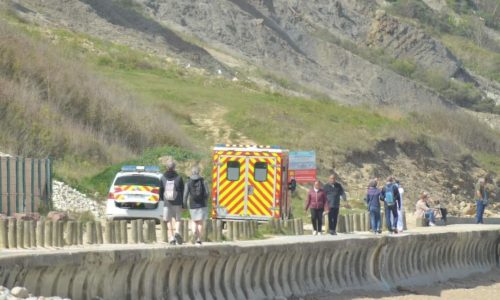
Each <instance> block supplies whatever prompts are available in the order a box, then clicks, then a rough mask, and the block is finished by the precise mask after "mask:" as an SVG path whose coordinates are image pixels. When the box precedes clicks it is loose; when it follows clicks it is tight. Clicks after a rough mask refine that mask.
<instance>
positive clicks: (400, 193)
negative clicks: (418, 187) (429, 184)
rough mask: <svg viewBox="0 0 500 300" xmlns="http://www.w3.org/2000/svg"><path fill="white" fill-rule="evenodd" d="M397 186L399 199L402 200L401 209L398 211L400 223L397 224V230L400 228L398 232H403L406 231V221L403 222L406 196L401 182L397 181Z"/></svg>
mask: <svg viewBox="0 0 500 300" xmlns="http://www.w3.org/2000/svg"><path fill="white" fill-rule="evenodd" d="M396 185H397V186H398V191H399V198H400V200H401V202H400V203H401V204H400V206H399V209H398V223H397V228H398V232H403V229H404V221H403V215H404V210H403V207H404V204H403V198H404V197H403V194H404V192H405V190H404V189H403V187H402V186H401V183H400V182H399V180H396Z"/></svg>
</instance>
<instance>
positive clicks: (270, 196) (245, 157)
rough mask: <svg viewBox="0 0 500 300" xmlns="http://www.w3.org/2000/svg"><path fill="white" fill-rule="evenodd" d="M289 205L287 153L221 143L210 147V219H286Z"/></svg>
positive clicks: (273, 148)
mask: <svg viewBox="0 0 500 300" xmlns="http://www.w3.org/2000/svg"><path fill="white" fill-rule="evenodd" d="M290 204H291V199H290V196H289V192H288V150H285V149H282V148H280V147H277V146H254V145H222V144H221V145H216V146H215V147H214V148H213V170H212V211H211V215H212V218H213V219H222V220H257V221H268V220H270V219H272V218H274V219H287V218H288V217H289V216H290V213H291V205H290Z"/></svg>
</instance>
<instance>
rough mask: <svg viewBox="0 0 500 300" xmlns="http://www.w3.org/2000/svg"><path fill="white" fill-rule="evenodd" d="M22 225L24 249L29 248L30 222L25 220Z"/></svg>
mask: <svg viewBox="0 0 500 300" xmlns="http://www.w3.org/2000/svg"><path fill="white" fill-rule="evenodd" d="M23 223H24V248H31V228H30V221H29V220H26V221H24V222H23Z"/></svg>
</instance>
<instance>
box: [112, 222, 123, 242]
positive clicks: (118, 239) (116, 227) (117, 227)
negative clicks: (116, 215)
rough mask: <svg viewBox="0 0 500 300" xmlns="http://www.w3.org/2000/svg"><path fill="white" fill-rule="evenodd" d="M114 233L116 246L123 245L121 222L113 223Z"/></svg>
mask: <svg viewBox="0 0 500 300" xmlns="http://www.w3.org/2000/svg"><path fill="white" fill-rule="evenodd" d="M113 233H114V236H115V239H114V240H115V241H114V242H115V243H116V244H121V243H122V233H121V229H120V221H113Z"/></svg>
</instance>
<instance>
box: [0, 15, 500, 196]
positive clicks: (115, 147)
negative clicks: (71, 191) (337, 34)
mask: <svg viewBox="0 0 500 300" xmlns="http://www.w3.org/2000/svg"><path fill="white" fill-rule="evenodd" d="M5 18H6V19H7V20H8V23H9V24H10V25H7V23H6V22H3V21H2V23H1V24H0V28H1V29H0V114H2V115H1V118H0V124H1V128H8V130H2V131H0V147H1V149H0V150H4V151H5V152H11V153H13V154H21V155H26V156H45V155H51V156H53V157H54V158H55V159H56V165H55V172H56V175H57V176H59V177H62V178H63V179H65V180H70V181H73V182H77V183H78V185H79V186H80V187H82V188H83V189H85V190H87V191H97V192H99V193H100V194H101V195H104V194H106V189H107V188H108V187H107V184H108V183H109V182H110V180H111V178H112V176H113V175H114V173H115V172H116V170H117V169H118V168H119V166H120V165H121V164H122V163H146V164H150V163H155V162H156V161H157V158H158V157H159V156H162V155H173V156H174V157H176V158H177V159H179V160H187V159H195V160H201V161H204V163H205V164H207V161H209V148H210V146H211V145H213V144H214V143H219V142H233V143H237V142H239V137H238V135H229V140H216V136H214V135H213V133H211V129H213V128H209V125H200V123H199V122H195V120H196V119H205V120H209V121H214V120H217V119H220V120H221V121H223V122H224V123H225V124H227V125H228V126H229V128H233V129H235V130H236V131H238V132H241V133H242V134H244V135H245V136H246V137H248V138H250V139H251V140H253V141H255V142H256V143H259V144H278V145H281V146H284V147H288V148H290V149H294V150H301V149H304V150H307V149H314V150H316V151H317V154H318V158H319V163H320V172H321V174H322V175H324V174H326V172H329V170H331V169H332V168H333V165H334V157H338V156H343V155H345V154H346V153H349V152H352V151H355V150H357V151H359V150H361V151H371V150H373V149H374V146H375V145H376V144H377V142H379V141H381V140H386V139H391V138H392V139H395V140H396V141H398V142H401V143H403V142H410V143H414V144H422V143H424V144H425V145H426V146H427V147H429V148H431V149H432V150H433V153H434V154H435V155H436V156H438V157H446V158H449V159H453V157H459V156H461V155H463V154H466V153H467V154H473V155H474V156H475V157H476V158H478V159H479V161H480V162H481V163H482V164H483V166H484V167H485V168H488V169H492V170H494V169H496V168H498V166H499V165H500V163H499V162H500V155H499V154H500V134H499V133H498V132H494V131H493V130H491V129H489V128H488V127H486V126H485V125H483V124H482V123H479V121H477V120H476V119H474V118H473V117H471V116H469V115H467V114H465V113H462V112H461V111H459V110H456V111H452V110H445V109H443V108H437V107H427V108H422V109H421V111H418V112H414V113H411V114H403V113H401V112H400V111H398V110H397V109H395V108H391V107H383V108H371V107H348V106H341V105H338V104H336V103H334V102H332V101H326V100H321V99H302V98H296V97H289V96H286V95H282V94H277V93H272V92H269V91H266V90H262V89H260V88H258V87H257V86H256V85H254V84H253V83H250V82H247V81H246V80H244V79H241V80H239V81H236V82H233V81H230V80H227V79H225V78H222V77H217V76H206V75H201V72H199V70H193V69H192V68H189V69H186V68H184V67H181V66H178V65H175V64H173V63H170V62H168V60H167V59H166V58H165V57H156V56H154V55H150V54H146V53H142V52H138V51H134V50H131V49H129V48H127V47H124V46H121V45H116V44H112V43H109V42H105V41H101V40H98V39H95V38H92V37H89V36H85V35H81V34H76V33H72V32H69V31H65V30H61V29H50V28H44V29H41V28H38V27H36V26H34V25H30V24H27V23H23V22H22V20H19V19H16V18H15V17H13V16H9V15H6V16H5ZM216 111H218V112H221V111H222V112H223V113H222V114H221V113H215V112H216ZM27 120H29V121H27ZM206 124H209V123H206ZM219 130H223V128H219ZM497 171H498V170H497Z"/></svg>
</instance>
